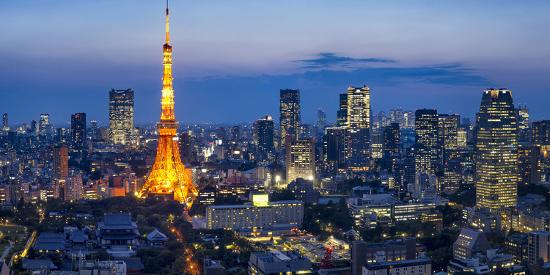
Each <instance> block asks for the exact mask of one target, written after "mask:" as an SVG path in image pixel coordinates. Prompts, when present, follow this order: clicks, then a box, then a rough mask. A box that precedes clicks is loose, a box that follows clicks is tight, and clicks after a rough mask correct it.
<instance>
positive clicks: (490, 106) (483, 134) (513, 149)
mask: <svg viewBox="0 0 550 275" xmlns="http://www.w3.org/2000/svg"><path fill="white" fill-rule="evenodd" d="M517 132H518V125H517V116H516V112H515V109H514V103H513V100H512V92H511V91H510V90H503V89H489V90H486V91H484V92H483V96H482V98H481V105H480V108H479V113H478V117H477V142H476V179H475V180H476V206H477V207H480V208H488V209H490V210H491V211H499V210H501V209H503V208H509V207H515V206H516V203H517V182H518V159H517V158H518V155H517V145H518V141H517V139H518V133H517Z"/></svg>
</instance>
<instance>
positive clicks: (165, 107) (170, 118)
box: [138, 1, 198, 208]
mask: <svg viewBox="0 0 550 275" xmlns="http://www.w3.org/2000/svg"><path fill="white" fill-rule="evenodd" d="M168 15H169V12H168V1H167V2H166V43H165V44H164V45H163V56H164V58H163V60H162V64H163V67H164V71H163V75H162V99H161V101H160V104H161V108H162V109H161V115H160V122H159V123H158V124H157V129H158V135H159V137H158V147H157V155H156V158H155V164H153V168H152V170H151V173H149V176H148V177H147V181H146V182H145V185H143V188H142V189H141V191H140V192H139V194H138V197H140V198H144V197H148V196H171V197H173V199H174V200H176V201H179V202H181V203H185V204H186V205H187V207H188V208H189V207H191V204H192V203H193V200H194V199H195V197H197V194H198V191H197V188H196V187H195V185H194V184H193V181H192V177H191V170H190V169H187V168H185V166H184V165H183V163H182V162H181V157H180V151H179V145H178V138H177V129H178V122H177V121H176V116H175V114H174V88H173V86H172V46H171V45H170V21H169V16H168Z"/></svg>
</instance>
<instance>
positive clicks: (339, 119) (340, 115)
mask: <svg viewBox="0 0 550 275" xmlns="http://www.w3.org/2000/svg"><path fill="white" fill-rule="evenodd" d="M339 98H340V101H339V109H338V111H337V112H336V126H338V127H345V126H346V125H347V124H348V94H347V93H344V94H340V97H339Z"/></svg>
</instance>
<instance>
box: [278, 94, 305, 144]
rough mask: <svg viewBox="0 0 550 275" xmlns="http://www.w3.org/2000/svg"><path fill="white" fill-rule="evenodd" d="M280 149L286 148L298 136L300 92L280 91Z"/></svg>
mask: <svg viewBox="0 0 550 275" xmlns="http://www.w3.org/2000/svg"><path fill="white" fill-rule="evenodd" d="M279 111H280V115H281V117H280V122H279V123H280V125H279V127H280V128H281V144H280V145H281V147H282V148H286V147H287V145H289V144H291V143H292V142H293V141H296V140H298V138H299V136H300V124H301V120H300V91H299V90H292V89H284V90H281V91H280V106H279Z"/></svg>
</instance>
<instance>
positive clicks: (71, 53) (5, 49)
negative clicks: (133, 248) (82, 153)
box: [0, 0, 550, 125]
mask: <svg viewBox="0 0 550 275" xmlns="http://www.w3.org/2000/svg"><path fill="white" fill-rule="evenodd" d="M549 12H550V1H544V0H540V1H535V0H531V1H505V0H484V1H478V0H463V1H451V0H448V1H434V0H431V1H420V0H414V1H413V0H408V1H405V0H403V1H366V0H357V1H351V0H338V1H336V0H333V1H328V0H326V1H324V0H322V1H320V0H312V1H305V0H278V1H257V0H247V1H245V0H233V1H227V0H207V1H193V0H185V1H183V0H172V1H171V31H172V44H173V46H174V63H175V64H174V66H175V67H174V74H175V84H174V86H175V90H176V112H177V118H178V120H180V121H183V122H251V121H253V120H255V119H257V118H259V117H260V116H262V115H265V114H271V115H273V116H274V117H278V94H279V89H281V88H298V89H300V90H301V100H302V106H303V109H302V112H303V118H304V120H305V121H309V122H311V121H313V120H314V118H315V111H316V110H317V108H322V109H324V110H325V111H326V112H327V114H328V116H329V119H330V120H331V121H334V119H335V112H336V109H337V105H338V94H339V93H341V92H343V91H345V89H346V87H347V86H348V85H350V84H351V85H355V86H360V85H363V84H367V85H368V86H370V87H371V90H372V107H373V110H374V112H377V111H380V110H385V111H387V110H389V109H391V108H395V107H401V108H404V109H416V108H421V107H427V108H437V109H438V111H439V112H441V113H460V114H462V115H465V116H469V117H473V115H474V113H475V112H476V111H477V109H478V108H479V102H480V99H481V91H482V90H483V89H484V88H486V87H507V88H510V89H512V91H513V95H514V100H515V103H516V104H518V103H519V104H523V105H527V107H528V108H529V109H530V111H531V115H532V117H534V119H543V118H547V119H548V118H550V108H549V107H548V106H549V103H550V47H549V45H550V31H548V29H549V27H550V16H548V14H549ZM163 13H164V1H163V0H158V1H157V0H117V1H112V0H79V1H74V0H35V1H28V0H17V1H0V18H1V21H2V23H1V24H0V112H8V113H9V114H10V121H11V122H14V123H20V122H29V121H30V120H32V119H38V116H39V114H40V113H50V115H51V117H52V118H51V119H52V121H53V123H54V124H56V125H65V124H66V123H67V122H68V121H69V120H70V114H71V113H74V112H86V113H87V114H88V119H89V120H90V119H96V120H98V121H99V122H100V123H102V124H106V123H107V113H108V109H107V104H108V90H109V89H111V88H117V89H122V88H133V89H134V90H135V92H136V121H137V122H138V123H139V122H154V121H156V120H158V116H159V111H160V88H161V72H162V68H161V62H162V60H161V59H162V43H163V39H164V36H163V35H164V17H163V16H164V14H163Z"/></svg>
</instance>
